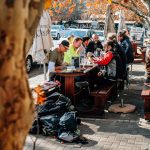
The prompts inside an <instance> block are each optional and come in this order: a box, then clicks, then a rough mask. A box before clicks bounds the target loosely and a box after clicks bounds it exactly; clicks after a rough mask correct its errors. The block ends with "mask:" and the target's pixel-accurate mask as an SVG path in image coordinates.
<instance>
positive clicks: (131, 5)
mask: <svg viewBox="0 0 150 150" xmlns="http://www.w3.org/2000/svg"><path fill="white" fill-rule="evenodd" d="M112 3H113V4H116V5H119V6H122V7H124V8H126V9H127V10H130V11H132V12H133V13H135V14H136V15H138V16H139V17H141V18H142V19H143V20H144V21H145V22H146V23H147V25H148V26H150V0H123V1H122V0H112ZM145 8H146V9H145Z"/></svg>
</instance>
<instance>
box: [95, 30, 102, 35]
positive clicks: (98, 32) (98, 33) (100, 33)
mask: <svg viewBox="0 0 150 150" xmlns="http://www.w3.org/2000/svg"><path fill="white" fill-rule="evenodd" d="M95 32H96V34H97V35H99V36H104V33H103V32H100V31H95Z"/></svg>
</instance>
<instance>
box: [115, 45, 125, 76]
mask: <svg viewBox="0 0 150 150" xmlns="http://www.w3.org/2000/svg"><path fill="white" fill-rule="evenodd" d="M115 51H116V53H118V55H119V56H120V59H121V61H122V70H123V72H124V73H126V64H127V58H126V54H125V51H124V50H123V49H122V47H121V46H120V45H119V44H118V42H116V43H115Z"/></svg>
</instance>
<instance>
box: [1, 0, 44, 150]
mask: <svg viewBox="0 0 150 150" xmlns="http://www.w3.org/2000/svg"><path fill="white" fill-rule="evenodd" d="M43 3H44V0H43V1H40V0H28V1H26V0H1V1H0V14H1V17H0V74H1V76H0V149H1V150H14V149H15V150H21V149H23V144H24V142H25V137H26V135H27V134H28V130H29V128H30V126H31V124H32V119H33V101H32V98H31V94H30V90H29V86H28V81H27V75H26V71H25V63H24V62H25V61H24V59H25V51H26V49H28V48H29V46H30V42H31V40H32V37H33V35H34V32H35V30H36V27H37V25H38V21H39V18H40V16H41V12H42V10H43Z"/></svg>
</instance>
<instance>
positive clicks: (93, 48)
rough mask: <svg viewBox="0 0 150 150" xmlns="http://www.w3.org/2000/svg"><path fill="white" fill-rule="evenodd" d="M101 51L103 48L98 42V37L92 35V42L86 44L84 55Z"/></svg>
mask: <svg viewBox="0 0 150 150" xmlns="http://www.w3.org/2000/svg"><path fill="white" fill-rule="evenodd" d="M96 50H97V51H100V50H103V46H102V44H101V42H100V40H99V36H98V35H97V34H93V35H92V41H91V42H90V43H89V44H88V46H87V48H86V54H87V53H88V52H92V53H94V52H95V51H96Z"/></svg>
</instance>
